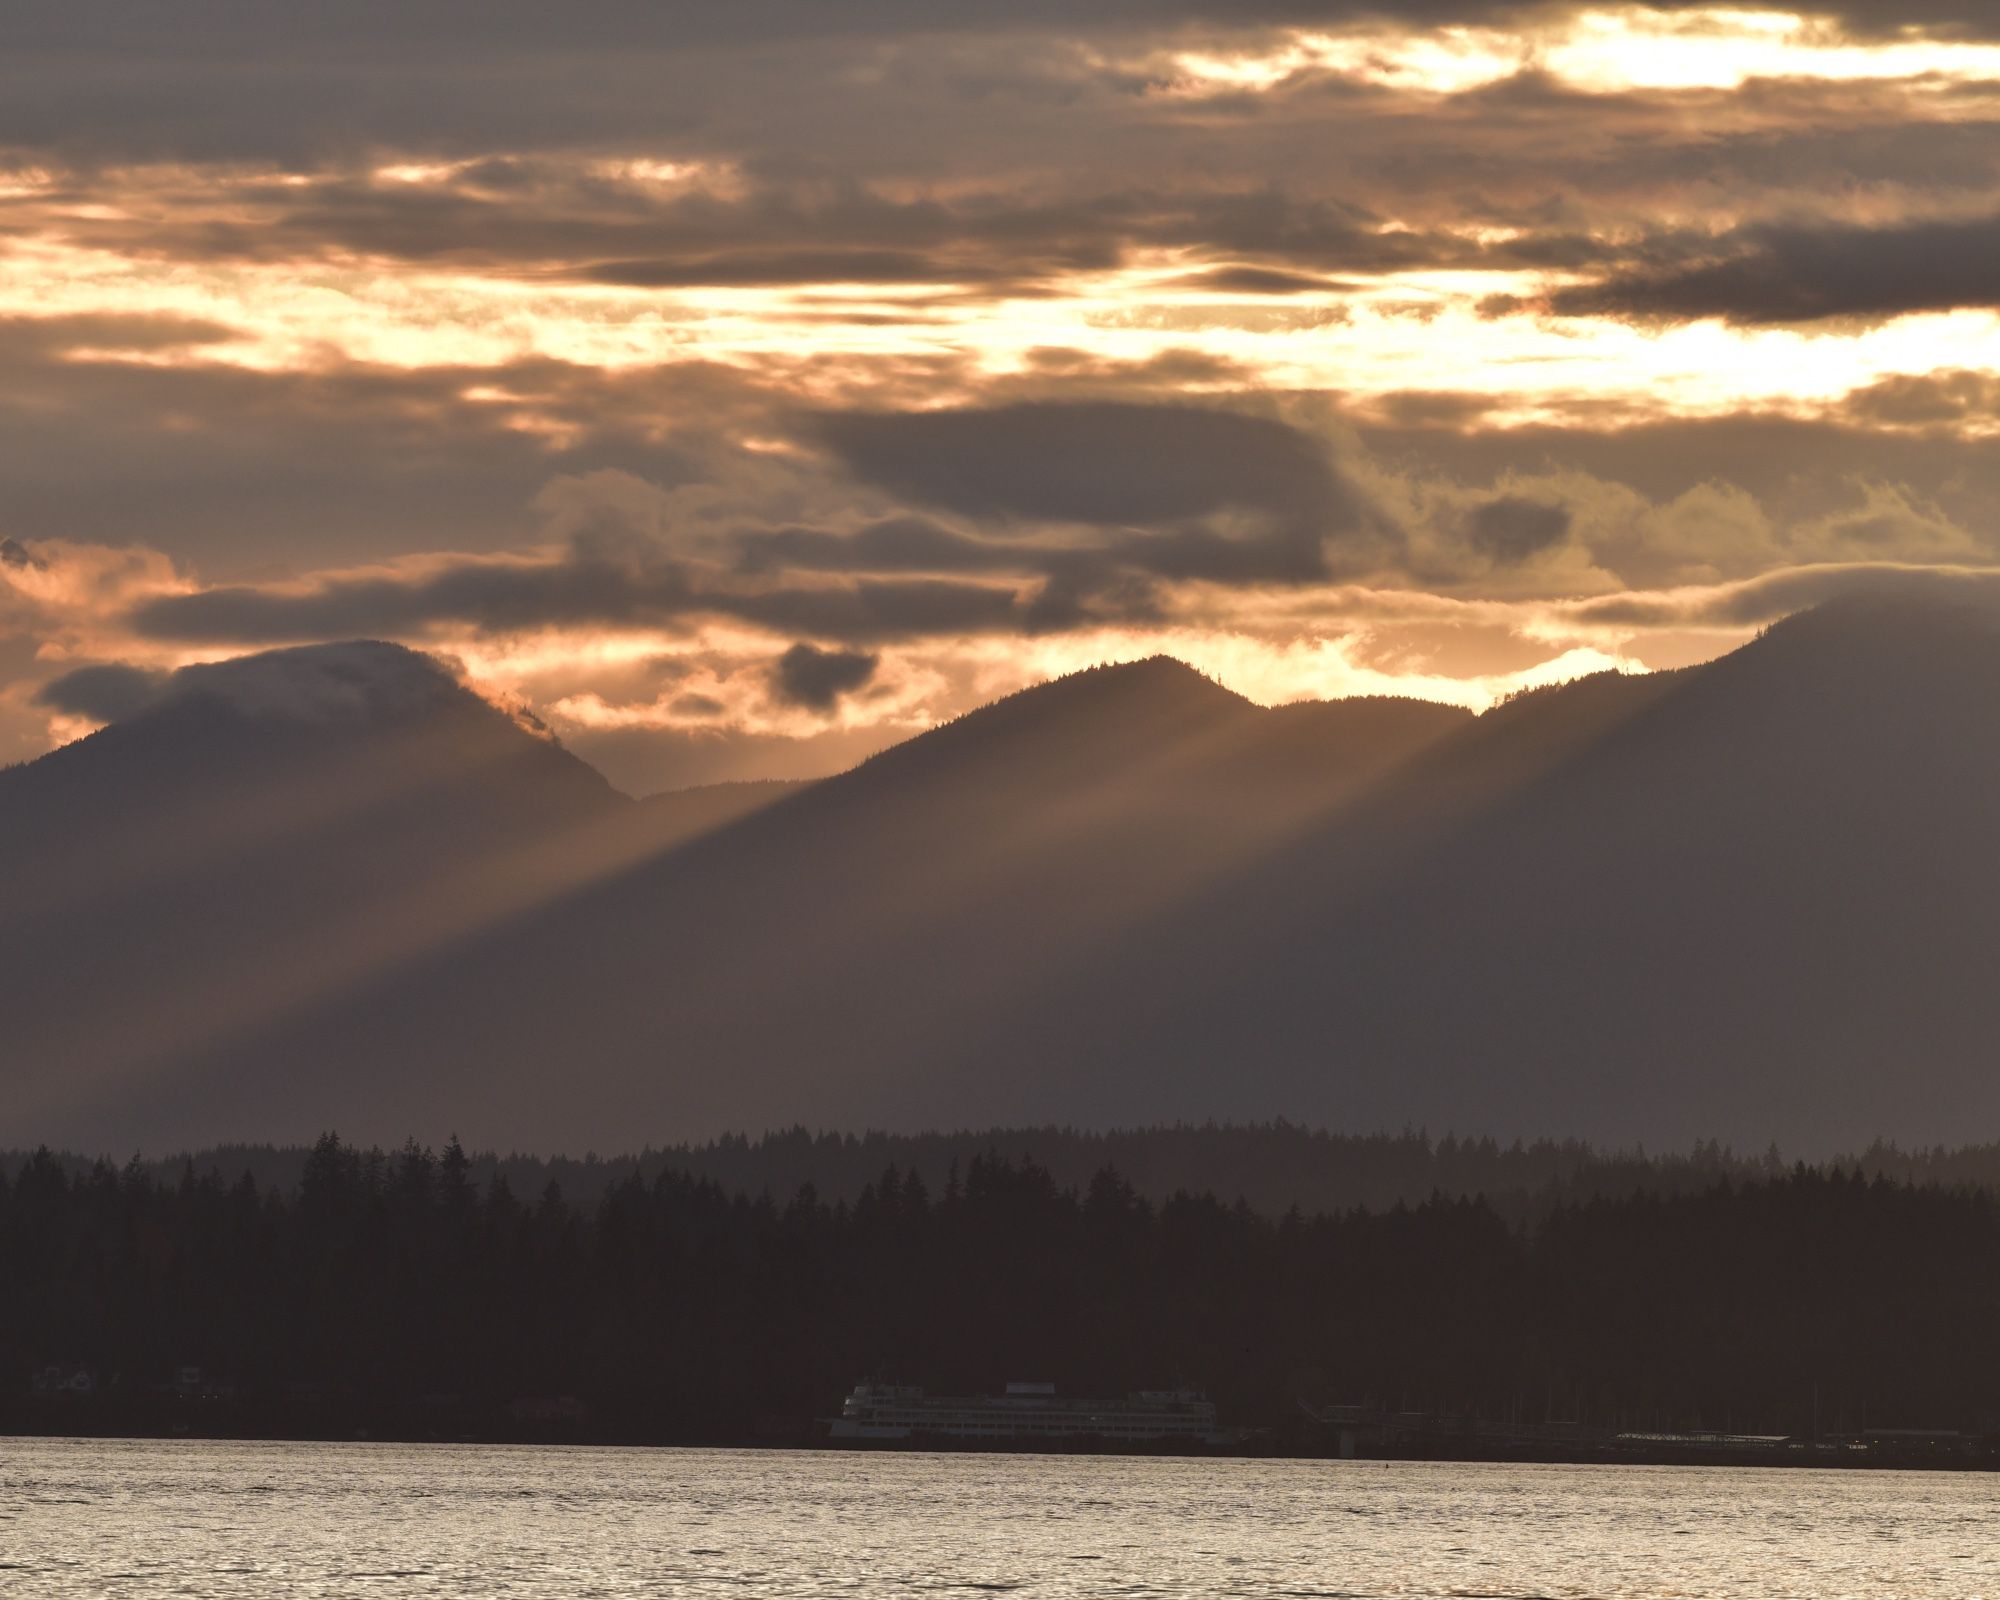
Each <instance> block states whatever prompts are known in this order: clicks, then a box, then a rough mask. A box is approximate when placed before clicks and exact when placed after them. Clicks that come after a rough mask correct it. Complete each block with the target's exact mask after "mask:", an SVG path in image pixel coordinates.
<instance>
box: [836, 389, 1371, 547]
mask: <svg viewBox="0 0 2000 1600" xmlns="http://www.w3.org/2000/svg"><path fill="white" fill-rule="evenodd" d="M818 433H819V437H820V438H821V439H822V440H823V441H824V442H825V443H826V444H827V446H828V447H829V448H830V449H831V450H832V451H833V453H834V454H835V456H836V457H838V458H839V460H840V461H841V462H842V463H843V464H844V465H845V466H846V467H847V468H848V469H849V470H850V471H851V472H853V473H855V474H856V475H857V476H858V477H861V478H863V479H865V480H867V481H869V482H871V483H874V484H877V485H880V486H881V487H883V488H887V489H890V490H893V491H895V492H896V493H898V494H901V495H904V496H907V497H908V498H910V499H912V500H915V501H918V502H921V503H924V504H929V505H935V506H940V507H943V508H945V509H947V510H951V511H956V512H959V513H961V514H963V515H966V516H972V517H977V518H980V519H982V520H984V521H985V522H986V523H987V524H988V525H989V526H991V527H993V528H994V529H995V531H996V532H1000V533H1003V534H1004V533H1013V532H1018V531H1020V530H1022V529H1023V528H1025V527H1028V526H1031V525H1033V524H1050V523H1056V524H1075V523H1082V524H1088V525H1095V526H1098V527H1103V528H1107V529H1111V530H1115V531H1113V532H1112V533H1110V534H1109V535H1108V536H1107V537H1106V538H1105V540H1104V542H1103V543H1102V544H1101V545H1099V546H1097V547H1095V548H1093V549H1091V550H1087V551H1083V552H1077V551H1069V552H1057V551H1050V550H1038V551H1028V552H1024V557H1023V558H1024V559H1030V560H1034V561H1036V563H1037V564H1038V565H1039V567H1040V568H1041V570H1044V571H1048V572H1051V573H1072V574H1073V573H1074V572H1075V570H1076V568H1077V567H1078V565H1079V564H1082V565H1085V566H1094V567H1100V568H1101V567H1104V566H1107V565H1110V566H1123V567H1129V568H1137V569H1140V570H1142V571H1144V572H1148V573H1152V574H1155V575H1158V576H1161V577H1173V578H1204V579H1212V580H1215V581H1219V582H1301V581H1309V580H1312V579H1314V578H1318V577H1322V576H1324V575H1326V574H1327V573H1328V572H1329V571H1330V570H1332V565H1331V564H1330V562H1329V558H1328V551H1329V547H1332V548H1334V549H1335V550H1336V551H1337V552H1338V554H1339V556H1340V564H1342V565H1351V564H1353V563H1354V562H1357V561H1360V560H1364V559H1369V560H1372V559H1376V558H1377V557H1379V555H1380V548H1379V547H1380V544H1381V539H1382V533H1383V530H1382V527H1381V525H1380V523H1379V522H1378V521H1377V519H1376V518H1375V517H1374V516H1373V514H1372V513H1371V511H1370V510H1369V508H1368V507H1367V506H1366V505H1365V504H1364V503H1363V502H1362V501H1361V500H1360V499H1359V497H1357V496H1356V495H1355V494H1353V493H1352V492H1351V491H1350V489H1349V488H1348V486H1347V484H1346V483H1345V481H1344V480H1343V479H1342V478H1341V476H1340V474H1339V472H1338V470H1337V469H1336V467H1335V465H1334V462H1333V459H1332V456H1331V454H1330V452H1329V451H1328V449H1327V447H1326V446H1325V445H1324V444H1323V443H1321V442H1320V441H1319V440H1317V439H1314V438H1313V437H1312V436H1310V435H1309V434H1307V433H1305V432H1303V431H1302V430H1300V429H1298V428H1294V427H1292V426H1290V425H1289V424H1287V423H1283V422H1279V421H1276V420H1274V419H1272V418H1267V417H1258V416H1251V415H1247V414H1244V413H1242V412H1236V411H1223V410H1219V409H1212V408H1206V407H1199V406H1185V405H1148V404H1133V403H1129V402H1123V401H1097V400H1086V401H1026V402H1021V403H1018V404H1013V405H1002V406H981V407H965V408H960V409H955V410H936V411H912V412H847V413H838V414H831V415H825V416H822V417H821V418H819V420H818Z"/></svg>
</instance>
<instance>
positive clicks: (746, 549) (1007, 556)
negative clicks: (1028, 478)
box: [736, 516, 1039, 572]
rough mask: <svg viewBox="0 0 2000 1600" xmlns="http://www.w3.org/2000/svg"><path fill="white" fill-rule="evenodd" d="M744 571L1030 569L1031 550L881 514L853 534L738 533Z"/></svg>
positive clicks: (821, 531)
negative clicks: (788, 569)
mask: <svg viewBox="0 0 2000 1600" xmlns="http://www.w3.org/2000/svg"><path fill="white" fill-rule="evenodd" d="M736 542H737V547H738V549H739V550H740V551H741V552H742V563H743V568H744V570H745V571H748V572H771V571H781V570H783V569H785V568H788V567H790V568H797V569H801V570H805V571H812V572H1023V571H1026V572H1033V571H1037V570H1039V568H1038V566H1037V564H1036V562H1035V559H1034V552H1030V551H1024V550H1023V548H1022V547H1021V546H1020V545H1019V544H1018V543H1015V542H1011V541H1001V540H995V539H973V538H969V537H967V536H966V535H965V534H962V533H954V532H953V531H952V530H951V529H949V528H945V527H941V526H939V525H938V524H937V523H935V522H932V521H930V520H928V519H927V518H924V517H911V516H904V517H885V518H883V519H882V520H881V521H879V522H872V523H869V524H868V525H867V526H865V527H863V528H859V529H857V530H856V531H854V532H853V533H830V532H828V531H826V530H825V529H823V528H803V527H790V528H759V529H747V530H744V531H742V532H740V533H739V534H738V535H737V541H736Z"/></svg>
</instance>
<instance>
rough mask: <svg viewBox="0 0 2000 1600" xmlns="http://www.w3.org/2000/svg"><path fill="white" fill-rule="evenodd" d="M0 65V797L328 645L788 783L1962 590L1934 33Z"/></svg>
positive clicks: (670, 752)
mask: <svg viewBox="0 0 2000 1600" xmlns="http://www.w3.org/2000/svg"><path fill="white" fill-rule="evenodd" d="M475 13H476V15H475ZM0 46H4V47H5V48H4V49H0V264H4V270H0V474H4V475H5V478H6V481H7V483H8V486H9V494H8V501H7V505H6V506H5V508H4V510H0V757H4V758H5V759H20V758H24V757H28V756H32V755H34V754H35V753H37V752H38V751H39V750H41V749H44V748H46V747H47V745H48V744H49V743H50V742H51V741H53V740H59V739H64V738H69V737H74V736H76V735H77V734H79V733H83V732H86V731H88V729H89V728H90V727H92V726H93V725H95V724H97V723H100V722H102V721H104V720H107V719H108V718H112V717H115V716H117V715H120V714H121V713H122V712H124V711H126V710H129V709H130V708H131V707H133V706H135V705H137V704H142V703H144V701H145V699H146V698H147V697H148V696H149V695H151V694H154V693H157V692H158V691H159V688H160V685H161V684H162V683H163V682H164V681H165V680H164V679H163V677H162V674H166V673H170V672H173V671H176V670H178V669H182V668H190V667H196V666H203V665H206V664H209V663H213V662H216V661H219V660H221V659H223V658H226V657H229V656H232V655H236V654H240V653H243V652H246V651H251V650H256V649H263V648H269V647H273V646H287V645H296V644H304V643H314V642H320V641H325V640H338V639H350V638H382V639H392V640H398V641H402V642H406V643H410V644H414V645H418V646H420V647H423V648H428V649H435V650H439V651H442V652H445V653H447V654H450V655H452V656H453V657H455V658H456V659H458V660H460V661H462V662H464V663H465V666H466V670H467V671H468V672H469V673H471V674H472V675H473V676H474V677H475V679H477V680H478V681H480V682H482V683H485V684H486V685H488V686H489V687H491V688H492V689H493V690H494V691H495V692H496V693H498V694H501V695H503V696H506V697H509V698H510V699H521V700H525V701H527V702H529V703H532V704H533V705H535V706H536V707H538V708H540V710H541V711H542V712H543V714H545V715H546V716H547V717H548V719H549V720H550V721H551V723H552V724H553V725H555V726H557V727H558V728H559V729H561V730H562V731H563V732H564V733H565V734H566V736H568V737H570V738H571V739H572V740H573V741H574V742H575V743H576V744H577V746H578V748H579V749H583V750H584V751H585V752H586V753H590V752H591V751H592V750H595V751H597V752H598V753H599V754H600V755H601V756H602V758H603V759H605V760H607V761H608V762H610V763H611V764H612V765H613V766H614V767H620V766H621V764H622V775H623V776H624V777H625V781H627V782H629V783H631V784H633V785H634V786H639V787H649V786H655V785H657V784H658V783H660V782H666V781H676V780H678V779H680V778H683V777H702V778H712V777H726V776H731V775H775V774H784V775H791V774H796V773H801V772H806V771H816V770H823V769H824V768H825V767H826V766H828V765H837V764H840V763H842V762H844V761H846V760H851V759H853V758H854V757H855V756H857V755H859V754H862V753H865V752H866V750H867V749H869V748H872V747H874V746H876V745H879V744H881V743H883V742H885V741H887V740H889V739H892V738H895V737H898V736H900V735H902V734H903V733H906V732H908V731H911V730H913V729H915V728H918V727H921V726H924V725H926V724H927V723H929V722H932V721H935V720H937V719H939V718H942V717H948V716H951V715H954V714H956V713H957V712H959V711H962V710H964V709H965V708H966V707H967V706H968V705H970V704H972V703H975V702H976V701H977V700H978V699H981V698H984V697H986V696H988V695H991V694H994V693H999V692H1004V691H1005V690H1007V689H1010V688H1013V687H1017V686H1018V685H1019V684H1021V683H1024V682H1027V681H1030V680H1031V679H1033V678H1035V677H1037V676H1040V675H1043V674H1046V673H1048V672H1052V671H1059V670H1063V669H1065V668H1067V667H1069V666H1074V665H1082V664H1087V663H1088V662H1089V661H1091V660H1095V659H1100V658H1105V657H1112V656H1127V655H1144V654H1150V653H1153V652H1154V651H1157V650H1160V649H1172V650H1174V651H1176V652H1178V653H1181V654H1185V655H1189V656H1191V657H1195V658H1198V659H1199V660H1200V662H1201V664H1203V665H1204V667H1205V668H1206V669H1208V670H1211V671H1213V672H1216V673H1217V674H1218V675H1219V676H1222V677H1223V678H1224V680H1225V681H1228V682H1231V683H1232V684H1234V685H1235V686H1236V687H1239V688H1243V689H1244V690H1246V692H1251V693H1253V694H1255V695H1257V696H1258V697H1260V698H1287V697H1293V696H1296V695H1300V694H1312V693H1344V692H1382V691H1390V692H1394V691H1397V690H1403V691H1407V692H1414V693H1421V694H1426V695H1430V696H1432V697H1435V698H1445V699H1452V700H1456V701H1459V702H1461V703H1466V704H1482V703H1484V702H1485V701H1487V700H1489V699H1490V698H1492V697H1493V696H1494V695H1496V694H1500V693H1504V692H1505V691H1506V690H1508V689H1509V688H1512V687H1517V686H1519V685H1520V684H1523V683H1528V682H1534V681H1542V680H1544V679H1546V678H1547V677H1549V676H1550V675H1555V674H1560V673H1563V672H1568V671H1573V670H1584V669H1587V668H1591V667H1597V666H1602V665H1606V664H1619V665H1624V666H1628V667H1644V666H1659V665H1672V664H1675V663H1677V662H1680V661H1684V660H1690V659H1695V658H1698V657H1699V656H1701V655H1704V654H1710V653H1714V652H1716V651H1718V650H1721V649H1723V648H1726V647H1727V646H1728V645H1729V644H1730V643H1732V642H1734V641H1735V640H1736V639H1738V638H1740V637H1741V636H1742V633H1743V632H1744V631H1745V630H1746V629H1749V628H1753V627H1755V626H1757V625H1759V624H1760V623H1761V622H1762V621H1765V620H1768V617H1769V616H1770V615H1772V614H1774V610H1773V608H1780V609H1782V608H1784V607H1788V606H1796V605H1801V604H1808V603H1811V602H1812V600H1813V599H1815V598H1817V597H1822V596H1825V595H1829V594H1836V593H1844V592H1847V590H1848V589H1850V588H1851V587H1853V586H1855V585H1875V584H1882V583H1901V582H1906V581H1907V582H1926V581H1932V579H1931V578H1929V577H1926V576H1924V575H1925V574H1941V575H1943V577H1941V578H1939V579H1938V580H1937V581H1944V580H1945V579H1950V580H1951V581H1969V582H1979V581H1983V579H1981V578H1980V576H1979V575H1980V574H1981V573H1983V572H1984V571H1985V570H1986V569H1987V568H1988V567H1989V566H1991V565H1993V564H1994V562H1995V559H1996V555H1995V548H1994V541H1995V537H1996V532H1995V530H1996V529H2000V462H1996V458H1995V455H1994V451H1993V440H1994V437H1995V435H1996V433H2000V304H1996V289H1995V279H1994V275H1993V273H1992V272H1991V270H1990V269H1989V266H1988V263H1989V262H1990V260H1991V259H1992V258H1993V257H1994V255H1995V247H1996V246H2000V223H1996V221H1995V214H1994V209H1993V195H1994V194H1995V193H1996V192H2000V22H1996V21H1995V16H1994V10H1993V7H1991V6H1990V5H1985V4H1979V3H1974V0H1918V3H1912V4H1897V5H1893V6H1892V5H1889V4H1887V3H1877V0H1823V3H1819V4H1814V5H1808V6H1800V7H1792V8H1783V9H1779V10H1773V11H1767V12H1754V11H1746V10H1743V9H1741V8H1729V7H1718V6H1703V5H1696V4H1667V5H1655V6H1650V7H1641V6H1626V5H1601V6H1580V5H1576V4H1571V3H1567V0H1537V3H1505V0H1423V3H1421V4H1406V5H1399V6H1395V7H1385V6H1382V5H1379V4H1369V3H1362V0H1356V3H1354V4H1351V5H1350V4H1345V3H1336V4H1323V3H1322V4H1313V5H1305V4H1301V3H1294V0H1256V3H1252V4H1247V5H1246V4H1234V3H1231V4H1227V5H1224V4H1220V3H1217V0H1174V3H1172V4H1167V5H1160V4H1144V5H1142V4H1138V3H1136V0H1085V3H1082V4H1062V5H1056V4H1054V3H1052V0H1046V3H1045V0H1030V3H1028V4H1024V5H1018V6H1007V7H992V6H975V5H971V4H961V3H959V0H946V3H944V4H930V3H927V4H922V5H919V4H917V3H915V0H858V3H855V4H851V5H840V6H826V5H822V4H818V3H815V0H746V3H744V4H741V5H733V6H727V7H709V8H686V7H681V8H666V9H662V8H660V7H658V6H653V5H642V4H638V3H636V0H634V3H630V4H628V3H626V0H607V3H604V4H595V5H590V6H586V7H583V8H581V9H577V8H572V9H571V10H569V11H566V12H564V13H562V14H561V15H560V16H558V15H557V14H555V13H553V12H551V11H549V10H548V9H547V8H545V7H537V6H530V5H527V4H525V3H521V4H516V3H513V0H506V3H503V4H499V5H493V4H481V5H478V6H474V5H472V4H471V3H470V0H414V3H412V4H406V5H396V6H389V5H386V4H382V5H375V4H364V5H360V6H353V5H349V6H342V7H338V8H318V9H313V10H309V11H297V12H296V14H294V12H292V11H286V10H282V9H274V8H271V7H268V6H260V5H251V4H249V3H247V0H191V3H189V4H187V5H184V6H177V7H175V8H173V11H172V15H171V16H168V15H166V14H165V13H162V12H161V11H160V10H159V8H157V7H152V6H145V5H139V4H137V3H127V0H113V3H112V4H110V5H108V6H104V5H100V6H93V7H87V8H78V7H75V6H69V5H64V6H57V5H54V4H50V3H46V0H24V3H22V4H19V5H16V6H13V7H10V8H9V10H8V15H7V17H6V19H5V20H4V21H0ZM1913 575H1914V576H1913Z"/></svg>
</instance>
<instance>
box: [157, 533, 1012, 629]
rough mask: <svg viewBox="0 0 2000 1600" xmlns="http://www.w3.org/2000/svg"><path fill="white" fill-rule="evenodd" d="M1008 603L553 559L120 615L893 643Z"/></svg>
mask: <svg viewBox="0 0 2000 1600" xmlns="http://www.w3.org/2000/svg"><path fill="white" fill-rule="evenodd" d="M1015 598H1016V597H1015V593H1014V591H1013V590H1012V589H1010V588H1004V587H997V586H993V585H986V584H967V583H947V582H936V581H932V582H925V581H899V580H889V579H862V580H860V581H856V582H851V583H841V584H830V585H824V586H818V587H804V586H796V585H795V586H785V585H782V584H774V585H769V586H758V587H730V586H728V585H726V584H724V583H721V582H718V581H716V579H715V576H714V575H713V574H709V573H706V572H704V571H703V570H701V569H698V568H696V567H693V566H691V565H688V564H685V563H680V562H675V561H671V560H664V559H663V560H658V561H653V562H649V563H645V564H634V563H630V562H618V561H610V560H604V559H600V558H596V557H592V556H589V555H587V554H581V553H577V554H572V555H570V556H568V557H566V558H563V559H558V560H548V561H529V560H521V561H494V560H475V559H468V558H462V557H459V558H449V559H446V560H443V561H440V562H438V563H436V564H435V565H434V566H432V567H430V568H428V569H427V570H424V571H420V572H413V573H410V574H407V575H404V574H393V575H383V574H369V575H366V576H333V577H328V578H324V579H321V580H319V581H318V582H314V583H308V584H303V585H270V586H260V585H254V584H235V585H228V586H223V587H218V588H213V589H206V590H201V591H198V592H196V593H192V594H183V595H169V596H166V597H163V598H161V599H157V600H152V601H148V602H146V603H145V604H143V605H141V606H140V607H138V609H137V610H135V611H134V612H133V613H132V614H131V617H130V619H129V621H130V624H131V626H132V627H133V629H134V630H135V631H136V632H137V633H138V634H140V635H141V636H142V637H145V638H152V639H170V640H177V641H198V642H202V643H209V644H224V643H227V644H250V643H258V644H270V643H282V642H285V641H290V640H318V639H344V638H351V637H354V636H356V635H373V634H387V635H397V636H404V637H408V636H412V635H418V636H420V635H422V634H423V633H425V632H427V631H429V630H431V629H433V628H436V627H438V626H440V625H451V624H456V625H460V626H464V627H469V628H473V629H476V630H479V631H482V632H492V633H506V632H516V631H523V630H531V629H536V628H546V627H563V626H568V627H590V626H618V625H627V626H642V625H643V626H654V627H661V626H671V625H673V624H675V623H679V622H685V621H688V620H690V619H694V618H698V617H704V616H708V617H734V618H737V619H740V620H742V621H746V622H752V623H757V624H760V625H762V626H765V627H769V628H773V629H777V630H780V631H783V632H788V633H811V634H815V635H818V636H820V637H824V638H842V639H877V638H902V637H912V636H918V635H923V634H931V633H957V632H966V631H982V630H990V629H993V628H1000V627H1005V626H1007V625H1008V621H1009V617H1010V614H1011V613H1012V612H1013V610H1014V605H1015Z"/></svg>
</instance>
